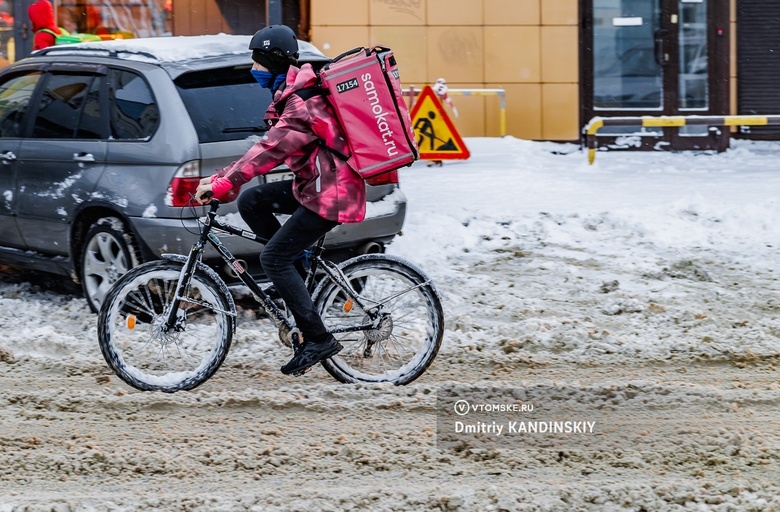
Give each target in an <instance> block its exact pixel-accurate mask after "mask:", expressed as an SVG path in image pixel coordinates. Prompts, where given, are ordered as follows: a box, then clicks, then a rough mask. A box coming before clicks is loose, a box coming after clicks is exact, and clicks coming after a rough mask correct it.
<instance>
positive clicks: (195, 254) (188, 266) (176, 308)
mask: <svg viewBox="0 0 780 512" xmlns="http://www.w3.org/2000/svg"><path fill="white" fill-rule="evenodd" d="M209 204H210V208H209V211H208V212H207V214H206V218H205V220H204V221H203V222H202V225H203V229H202V230H201V233H200V236H199V237H198V241H197V242H195V244H193V246H192V249H191V250H190V253H189V255H188V256H187V259H186V262H185V264H184V268H183V269H182V274H181V276H180V277H179V282H178V284H177V288H176V296H175V297H174V300H173V301H172V307H171V311H170V312H169V313H168V317H167V319H166V321H165V323H164V324H163V325H162V326H161V328H162V330H163V332H168V331H169V330H171V329H173V330H175V331H180V330H182V329H183V321H184V317H185V310H184V308H183V307H182V305H181V303H182V302H191V301H190V299H187V298H186V292H187V288H188V287H189V283H190V281H191V280H192V276H193V275H194V273H195V269H196V267H197V264H198V262H199V261H200V260H201V258H202V255H203V250H204V249H205V247H206V244H207V243H208V244H211V245H212V246H213V247H214V248H215V249H216V250H217V252H218V253H219V255H220V256H221V257H222V259H223V260H224V261H225V263H226V264H227V265H228V266H229V267H230V268H232V269H233V271H234V272H235V273H236V276H237V277H238V278H239V279H240V280H241V282H242V283H243V284H244V285H246V287H247V288H249V290H250V291H251V292H252V294H253V295H254V297H255V300H256V301H257V302H259V303H260V304H261V305H262V306H263V307H264V308H265V310H266V311H267V312H268V313H270V314H271V315H272V316H273V318H274V320H275V321H276V323H277V325H278V326H279V328H280V329H284V330H285V332H286V333H293V332H296V331H297V330H296V329H295V327H294V326H293V325H292V324H291V323H290V320H289V318H288V316H287V315H286V314H285V313H284V312H283V311H282V310H281V309H280V308H279V306H277V305H276V303H274V301H272V300H271V299H270V298H269V297H268V295H267V294H266V293H265V291H263V289H262V288H260V286H259V285H258V284H257V281H255V279H254V278H253V277H252V276H251V275H250V274H249V273H248V272H247V271H246V269H245V268H244V267H243V266H242V265H241V263H240V262H239V261H238V260H237V259H236V258H235V257H234V256H233V254H232V253H231V252H230V250H228V248H227V247H226V246H225V245H224V244H223V243H222V241H221V240H220V239H219V237H218V236H217V235H216V234H214V233H213V232H212V230H214V229H219V230H221V231H224V232H226V233H229V234H232V235H236V236H240V237H242V238H246V239H248V240H252V241H255V242H257V243H267V242H268V240H266V239H264V238H261V237H259V236H257V235H256V234H255V233H253V232H251V231H248V230H245V229H241V228H238V227H235V226H231V225H230V224H226V223H224V222H222V221H220V220H219V219H217V209H218V208H219V201H218V200H216V199H212V200H211V202H210V203H209ZM324 243H325V236H322V237H321V238H320V239H319V241H318V242H317V244H316V245H315V246H314V249H313V252H312V254H311V256H312V257H311V265H310V267H309V269H308V272H307V274H306V280H305V284H306V287H307V290H308V291H309V293H310V294H311V293H312V291H313V287H314V276H315V273H316V271H317V269H318V268H320V265H321V267H322V270H323V271H324V272H325V273H326V274H327V275H328V277H329V278H330V279H331V280H333V281H334V282H335V283H337V284H338V285H339V286H341V288H342V289H343V290H344V291H345V292H346V294H347V295H348V298H349V299H351V300H352V301H354V303H355V304H357V305H358V306H359V307H360V308H362V310H363V311H365V312H366V313H367V315H368V320H369V323H364V324H360V325H353V326H348V327H341V328H338V329H334V330H332V331H330V332H331V333H344V332H354V331H363V330H366V329H372V328H376V326H377V325H378V324H379V322H380V320H381V317H382V314H381V306H382V305H381V304H377V305H375V306H373V307H369V306H368V305H366V304H365V303H364V301H363V300H362V299H361V297H360V296H359V294H358V293H357V292H356V291H355V290H354V289H353V288H352V286H351V285H350V284H349V282H348V281H347V279H346V278H345V276H344V275H343V274H342V273H341V271H340V270H339V269H338V268H337V267H336V266H335V265H333V264H329V263H328V262H325V261H324V260H323V259H322V253H323V251H324ZM232 314H233V315H235V313H232ZM298 339H300V336H298ZM291 342H292V344H293V347H294V348H295V349H296V350H297V349H298V347H299V342H298V341H296V340H295V339H294V338H292V337H291Z"/></svg>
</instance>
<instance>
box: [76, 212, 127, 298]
mask: <svg viewBox="0 0 780 512" xmlns="http://www.w3.org/2000/svg"><path fill="white" fill-rule="evenodd" d="M139 263H140V261H139V258H138V251H137V249H136V246H135V242H134V241H133V237H132V235H130V233H129V232H128V231H127V228H126V227H125V225H124V224H123V223H122V221H121V220H119V219H118V218H116V217H105V218H102V219H100V220H98V221H97V222H95V223H94V224H92V226H90V228H89V230H88V231H87V236H86V238H85V243H84V248H83V251H82V253H81V285H82V287H83V289H84V296H85V297H86V299H87V304H89V307H90V309H91V310H92V311H93V312H95V313H97V312H98V310H99V309H100V305H101V304H103V300H104V299H105V297H106V294H107V293H108V290H109V289H110V288H111V286H112V285H113V284H114V283H115V282H116V281H117V280H118V279H119V278H120V277H121V276H122V275H123V274H124V273H125V272H127V271H128V270H130V269H131V268H133V267H135V266H136V265H138V264H139Z"/></svg>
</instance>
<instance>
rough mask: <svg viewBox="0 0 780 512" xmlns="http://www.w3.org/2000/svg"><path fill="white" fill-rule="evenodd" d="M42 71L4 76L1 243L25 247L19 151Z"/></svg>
mask: <svg viewBox="0 0 780 512" xmlns="http://www.w3.org/2000/svg"><path fill="white" fill-rule="evenodd" d="M41 76H42V74H41V72H40V71H38V70H28V71H23V72H20V73H14V74H13V75H10V76H6V77H4V78H3V79H2V80H0V246H2V247H11V248H16V249H24V248H25V244H24V240H23V239H22V235H21V233H20V232H19V228H18V226H17V223H16V215H15V214H16V212H15V208H16V204H17V202H18V197H19V194H18V190H17V188H18V183H17V177H18V167H19V161H18V155H19V146H20V145H21V142H22V138H21V136H22V133H23V130H24V126H25V121H26V118H27V111H28V107H29V105H30V100H31V98H32V97H33V93H34V92H35V87H36V85H37V84H38V82H39V81H40V78H41Z"/></svg>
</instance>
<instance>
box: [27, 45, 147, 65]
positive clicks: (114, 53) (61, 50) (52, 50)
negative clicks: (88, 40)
mask: <svg viewBox="0 0 780 512" xmlns="http://www.w3.org/2000/svg"><path fill="white" fill-rule="evenodd" d="M78 54H89V55H97V56H100V57H111V58H115V59H121V58H123V56H122V54H126V55H128V56H132V57H144V58H147V59H149V60H151V61H154V62H159V61H160V59H159V58H158V57H157V56H156V55H154V54H151V53H149V52H144V51H137V50H130V49H127V48H122V49H120V50H109V49H106V48H95V47H89V46H86V47H79V46H75V45H74V46H69V45H62V46H49V47H48V48H43V49H41V50H37V51H36V52H35V53H33V54H32V56H39V55H78Z"/></svg>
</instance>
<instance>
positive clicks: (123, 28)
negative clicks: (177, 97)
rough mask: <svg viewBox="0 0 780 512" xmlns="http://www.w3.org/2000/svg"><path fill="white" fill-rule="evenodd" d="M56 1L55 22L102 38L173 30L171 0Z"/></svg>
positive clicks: (66, 28) (133, 36) (141, 35)
mask: <svg viewBox="0 0 780 512" xmlns="http://www.w3.org/2000/svg"><path fill="white" fill-rule="evenodd" d="M0 1H2V0H0ZM55 5H56V6H57V23H58V24H59V25H60V26H61V27H63V28H64V29H65V30H67V31H68V32H71V33H73V32H77V33H82V34H97V35H99V36H100V37H101V38H102V39H118V38H124V39H127V38H135V37H157V36H170V35H171V34H172V18H171V13H172V6H173V0H112V1H105V2H97V1H95V2H88V1H83V0H64V1H61V2H57V3H55Z"/></svg>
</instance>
